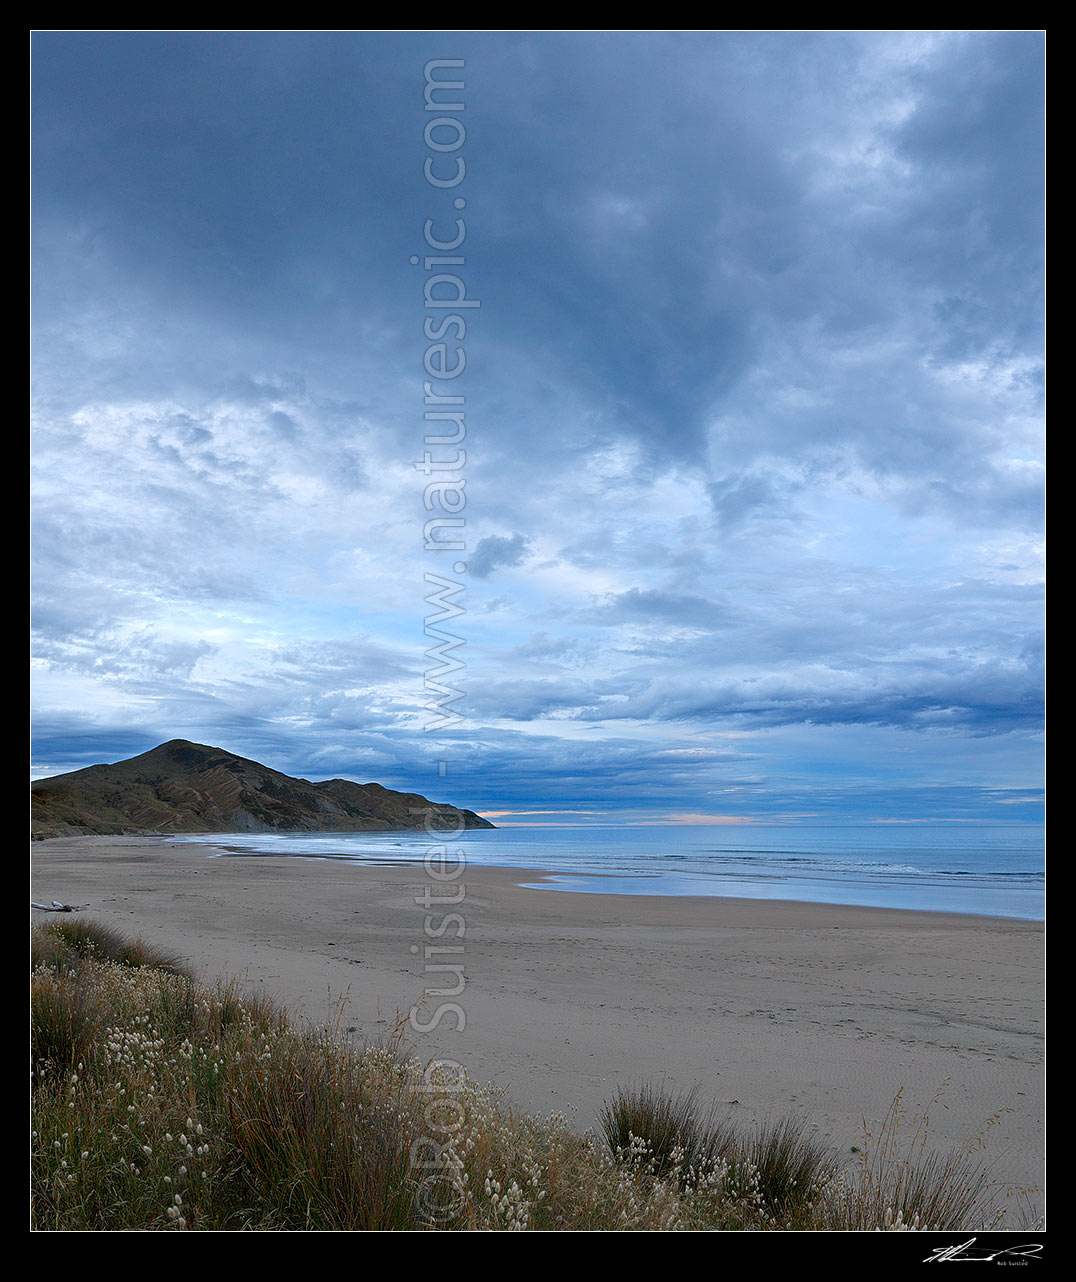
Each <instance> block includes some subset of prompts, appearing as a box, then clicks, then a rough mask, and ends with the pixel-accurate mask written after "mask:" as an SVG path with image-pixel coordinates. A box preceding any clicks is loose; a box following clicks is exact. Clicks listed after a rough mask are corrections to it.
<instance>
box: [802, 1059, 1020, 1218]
mask: <svg viewBox="0 0 1076 1282" xmlns="http://www.w3.org/2000/svg"><path fill="white" fill-rule="evenodd" d="M947 1085H948V1078H947V1079H946V1080H945V1081H944V1082H943V1083H942V1084H941V1086H940V1087H939V1088H938V1091H937V1092H936V1094H935V1096H934V1098H933V1100H931V1102H930V1104H929V1105H927V1107H926V1108H924V1109H922V1110H920V1111H918V1112H916V1113H913V1114H911V1116H909V1115H908V1110H907V1108H906V1106H905V1103H904V1096H903V1091H898V1092H897V1095H896V1098H895V1099H894V1100H893V1103H892V1104H891V1105H890V1107H889V1110H888V1111H887V1113H886V1115H885V1117H884V1118H882V1119H881V1121H880V1122H878V1123H876V1124H875V1125H874V1126H868V1125H867V1124H866V1123H865V1124H864V1129H865V1132H866V1134H865V1138H864V1142H863V1147H862V1149H861V1151H860V1153H859V1156H858V1161H857V1166H856V1169H855V1171H854V1172H853V1173H852V1174H851V1175H850V1176H848V1177H845V1178H844V1179H842V1180H840V1181H835V1182H834V1184H833V1185H832V1187H831V1189H830V1190H829V1197H828V1198H827V1202H826V1206H825V1208H824V1213H825V1215H826V1217H827V1219H828V1221H829V1224H830V1226H831V1227H833V1228H839V1229H851V1230H857V1229H858V1230H863V1229H873V1228H875V1227H878V1226H881V1227H883V1228H915V1229H923V1230H926V1229H929V1230H932V1231H934V1232H938V1231H941V1230H945V1229H955V1230H964V1229H993V1228H997V1227H998V1225H999V1224H1000V1223H1001V1221H1002V1219H1003V1217H1004V1214H1005V1212H1004V1208H1003V1207H1002V1206H1001V1205H1000V1189H999V1187H998V1185H997V1184H996V1183H995V1181H994V1180H993V1179H992V1176H991V1170H990V1166H989V1164H988V1163H986V1162H984V1161H982V1160H981V1159H980V1158H978V1157H976V1156H975V1152H974V1150H975V1149H977V1148H980V1147H981V1146H982V1145H981V1141H982V1136H981V1135H980V1136H976V1137H974V1138H973V1139H972V1141H971V1142H970V1143H969V1144H968V1145H967V1146H966V1147H965V1148H963V1149H960V1148H953V1149H949V1150H947V1151H939V1150H936V1149H934V1148H933V1147H931V1146H930V1144H929V1140H930V1112H931V1108H932V1107H933V1106H934V1105H936V1104H938V1103H939V1101H940V1099H941V1096H942V1095H943V1094H944V1092H945V1089H946V1087H947ZM999 1116H1000V1115H999V1114H995V1115H994V1117H993V1118H991V1119H990V1121H989V1122H988V1123H987V1128H986V1129H989V1128H990V1127H991V1126H992V1125H994V1124H995V1123H996V1121H997V1120H998V1118H999Z"/></svg>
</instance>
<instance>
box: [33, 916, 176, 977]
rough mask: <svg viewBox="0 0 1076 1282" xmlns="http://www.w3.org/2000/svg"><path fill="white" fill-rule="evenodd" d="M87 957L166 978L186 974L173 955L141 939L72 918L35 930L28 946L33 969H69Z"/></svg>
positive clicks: (107, 927)
mask: <svg viewBox="0 0 1076 1282" xmlns="http://www.w3.org/2000/svg"><path fill="white" fill-rule="evenodd" d="M87 958H93V959H94V960H96V961H114V962H118V963H119V964H120V965H122V966H146V967H150V968H152V969H153V970H161V971H165V972H166V973H167V974H170V975H188V976H189V974H190V972H189V969H188V967H187V966H186V965H184V963H183V962H182V961H181V959H180V958H179V957H177V956H176V955H175V954H174V953H171V952H169V951H167V950H165V949H162V948H158V947H156V946H155V945H152V944H147V943H146V942H145V941H144V940H143V939H141V938H138V939H133V940H132V939H128V938H127V936H125V935H124V934H122V933H121V932H120V931H118V930H116V929H115V928H114V927H112V926H104V925H102V924H101V923H100V922H95V921H91V920H89V919H87V918H82V917H72V918H70V919H68V920H65V921H54V922H49V923H48V924H47V925H43V926H40V927H38V928H37V929H36V930H35V931H34V933H33V935H32V937H31V945H30V961H31V965H33V966H39V965H44V966H51V967H53V968H56V969H65V968H66V969H71V968H74V967H76V966H78V965H80V964H81V963H82V962H83V961H85V960H86V959H87Z"/></svg>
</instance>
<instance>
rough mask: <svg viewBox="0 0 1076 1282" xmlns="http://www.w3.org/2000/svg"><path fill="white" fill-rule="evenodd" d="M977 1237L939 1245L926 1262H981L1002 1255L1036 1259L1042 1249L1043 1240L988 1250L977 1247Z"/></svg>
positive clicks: (999, 1257) (998, 1257)
mask: <svg viewBox="0 0 1076 1282" xmlns="http://www.w3.org/2000/svg"><path fill="white" fill-rule="evenodd" d="M975 1241H976V1239H975V1238H973V1237H970V1238H968V1240H967V1241H966V1242H962V1243H961V1244H960V1246H939V1247H938V1249H937V1250H936V1251H935V1252H934V1254H933V1255H928V1256H927V1258H926V1259H925V1260H924V1261H923V1263H924V1264H949V1263H952V1262H953V1261H956V1262H957V1263H959V1264H970V1263H972V1262H973V1261H977V1262H979V1263H984V1262H989V1261H991V1260H999V1259H1001V1258H1002V1256H1019V1257H1022V1258H1023V1259H1034V1258H1035V1257H1036V1256H1037V1255H1038V1254H1039V1252H1040V1251H1041V1250H1042V1243H1041V1242H1024V1243H1022V1244H1021V1245H1020V1246H1005V1247H1002V1248H1001V1249H1000V1250H997V1251H990V1250H987V1249H986V1248H985V1247H981V1246H979V1247H977V1246H976V1245H975ZM1006 1263H1008V1261H1006Z"/></svg>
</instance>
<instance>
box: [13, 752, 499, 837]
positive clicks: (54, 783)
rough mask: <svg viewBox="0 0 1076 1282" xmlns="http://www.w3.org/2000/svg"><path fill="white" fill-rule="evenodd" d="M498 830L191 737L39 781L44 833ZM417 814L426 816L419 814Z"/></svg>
mask: <svg viewBox="0 0 1076 1282" xmlns="http://www.w3.org/2000/svg"><path fill="white" fill-rule="evenodd" d="M431 810H432V811H433V812H434V814H435V816H436V818H431V820H430V826H431V827H434V826H435V825H436V824H437V823H438V822H441V825H442V826H443V827H445V828H458V827H459V825H460V821H461V819H462V822H463V826H464V827H466V828H492V827H493V826H494V825H493V824H491V823H490V822H489V821H488V820H487V819H483V818H482V817H481V816H480V815H476V814H475V813H474V811H473V810H461V809H459V808H457V807H455V806H449V805H444V804H441V803H438V802H433V801H429V800H427V798H425V797H422V796H420V795H419V794H418V793H416V792H393V791H392V790H391V789H389V788H383V787H382V786H381V785H380V784H377V783H364V784H359V783H351V782H350V781H349V780H347V779H328V780H325V781H324V782H321V783H311V782H310V780H308V779H293V778H292V777H291V776H290V775H285V774H281V773H280V772H279V771H278V770H270V769H269V767H268V766H263V765H261V764H260V763H259V762H257V761H249V760H247V758H246V757H237V756H236V755H235V754H234V753H231V752H226V751H225V750H224V749H223V748H211V747H207V746H206V745H205V744H202V743H189V742H188V741H187V740H186V739H172V740H170V741H169V742H168V743H162V744H161V745H160V746H159V747H156V748H153V749H151V750H150V751H149V752H143V753H142V754H141V755H140V756H137V757H131V758H129V759H128V760H127V761H117V762H115V763H114V764H112V765H101V766H88V767H87V768H86V769H85V770H74V771H72V772H71V773H70V774H63V775H55V776H54V777H53V778H51V779H39V780H37V781H36V782H35V783H32V784H31V785H30V811H31V825H32V828H31V831H32V833H33V836H34V837H35V838H45V837H72V836H80V835H90V834H99V835H117V834H125V833H126V834H135V833H169V832H273V831H283V832H387V831H392V830H394V829H402V828H411V829H415V828H419V829H420V828H422V827H423V825H424V824H425V822H426V817H427V813H428V812H429V811H431ZM414 811H418V812H419V813H413V812H414Z"/></svg>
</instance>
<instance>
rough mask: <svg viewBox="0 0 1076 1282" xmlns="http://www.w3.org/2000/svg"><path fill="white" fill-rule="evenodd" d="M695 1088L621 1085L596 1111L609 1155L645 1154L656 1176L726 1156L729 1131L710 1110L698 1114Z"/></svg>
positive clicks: (730, 1137)
mask: <svg viewBox="0 0 1076 1282" xmlns="http://www.w3.org/2000/svg"><path fill="white" fill-rule="evenodd" d="M698 1097H699V1089H698V1087H697V1086H696V1087H693V1088H692V1089H691V1090H689V1091H686V1092H682V1093H679V1094H676V1093H673V1092H670V1091H667V1090H666V1089H665V1088H664V1087H663V1086H655V1085H654V1084H653V1083H651V1082H644V1083H643V1084H641V1085H638V1086H621V1087H619V1088H618V1090H617V1093H616V1095H615V1096H614V1097H613V1099H612V1100H610V1101H609V1102H608V1103H607V1104H605V1106H604V1107H603V1108H602V1110H601V1114H600V1116H599V1124H600V1126H601V1129H602V1133H603V1135H604V1136H605V1139H606V1142H607V1143H608V1145H609V1148H610V1151H611V1152H612V1153H613V1154H614V1156H621V1155H627V1154H631V1153H637V1154H640V1155H642V1154H643V1153H645V1157H646V1164H647V1165H648V1166H649V1167H650V1169H651V1171H652V1173H653V1174H654V1175H656V1176H658V1177H659V1178H660V1177H662V1176H664V1175H666V1174H667V1173H668V1172H669V1171H670V1170H671V1169H672V1168H673V1167H674V1166H675V1167H677V1168H680V1169H687V1170H697V1169H701V1168H702V1167H706V1166H713V1165H714V1163H716V1162H718V1161H720V1160H721V1159H722V1158H725V1157H726V1156H728V1154H729V1153H730V1152H731V1151H732V1148H733V1145H734V1135H733V1130H732V1127H731V1125H730V1124H729V1123H728V1122H719V1121H718V1120H717V1119H716V1117H715V1114H714V1111H713V1110H712V1109H711V1110H710V1111H709V1112H708V1113H705V1114H704V1113H703V1111H702V1110H701V1108H700V1105H699V1098H698Z"/></svg>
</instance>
